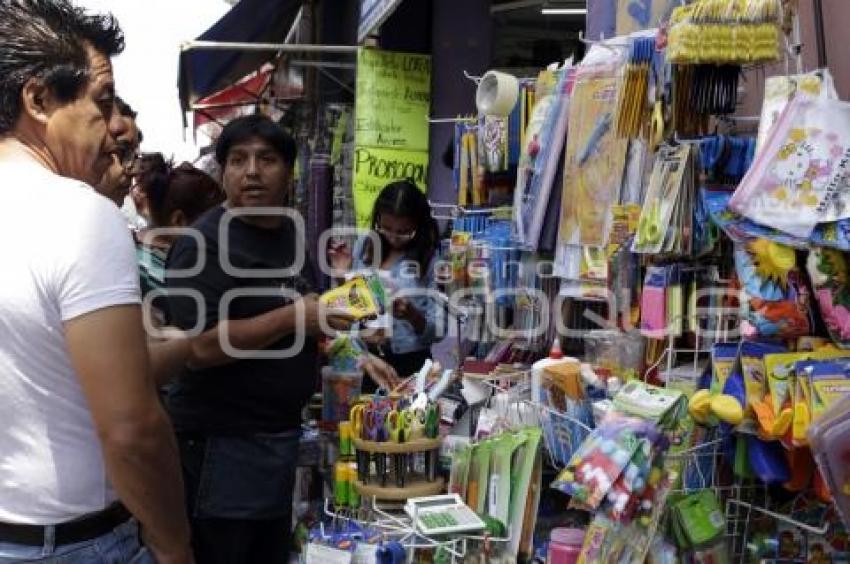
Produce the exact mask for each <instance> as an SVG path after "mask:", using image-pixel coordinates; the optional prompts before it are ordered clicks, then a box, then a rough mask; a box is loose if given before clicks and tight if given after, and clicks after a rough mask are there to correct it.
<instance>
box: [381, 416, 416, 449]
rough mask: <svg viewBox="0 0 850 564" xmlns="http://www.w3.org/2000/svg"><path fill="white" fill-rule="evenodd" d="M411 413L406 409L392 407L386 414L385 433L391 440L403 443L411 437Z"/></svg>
mask: <svg viewBox="0 0 850 564" xmlns="http://www.w3.org/2000/svg"><path fill="white" fill-rule="evenodd" d="M413 419H414V417H413V413H412V412H411V411H410V410H408V409H393V410H392V411H390V412H389V413H388V414H387V419H386V427H387V429H386V430H387V434H388V435H389V438H390V440H391V441H393V442H395V443H404V442H407V441H409V440H410V438H411V423H412V422H413Z"/></svg>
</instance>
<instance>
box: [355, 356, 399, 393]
mask: <svg viewBox="0 0 850 564" xmlns="http://www.w3.org/2000/svg"><path fill="white" fill-rule="evenodd" d="M363 370H365V371H366V374H368V375H369V377H370V378H371V379H372V381H373V382H375V384H377V385H378V387H379V388H384V389H385V390H392V389H393V388H395V387H396V386H398V384H399V378H398V373H397V372H396V371H395V368H393V367H392V366H390V365H389V364H387V362H386V361H384V360H382V359H380V358H378V357H377V356H375V355H373V354H370V355H368V356H367V357H366V358H365V359H364V361H363Z"/></svg>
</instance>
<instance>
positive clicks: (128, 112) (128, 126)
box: [95, 96, 142, 208]
mask: <svg viewBox="0 0 850 564" xmlns="http://www.w3.org/2000/svg"><path fill="white" fill-rule="evenodd" d="M115 109H116V110H117V111H118V114H119V115H120V116H121V119H122V120H123V121H124V124H125V132H124V133H123V134H122V135H121V136H119V137H118V139H117V141H118V149H117V151H116V152H115V153H113V154H112V164H111V165H110V166H109V168H108V169H107V170H106V173H105V174H104V175H103V178H101V179H100V182H99V183H98V185H97V186H96V187H95V189H96V190H97V191H98V192H99V193H100V194H101V195H103V196H105V197H107V198H109V199H110V200H112V201H113V202H114V203H115V205H116V206H118V207H119V208H120V207H121V206H123V205H124V198H126V197H127V195H128V194H129V193H130V186H131V185H132V181H133V178H132V175H131V174H130V171H131V169H132V167H133V164H134V163H135V162H136V158H137V155H138V154H139V153H138V151H139V145H140V144H141V142H142V132H141V131H140V130H139V127H138V125H137V124H136V115H137V114H136V112H134V111H133V108H131V107H130V105H129V104H127V102H125V101H124V100H122V99H121V98H120V97H118V96H116V97H115Z"/></svg>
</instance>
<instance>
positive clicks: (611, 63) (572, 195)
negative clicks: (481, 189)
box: [559, 45, 628, 247]
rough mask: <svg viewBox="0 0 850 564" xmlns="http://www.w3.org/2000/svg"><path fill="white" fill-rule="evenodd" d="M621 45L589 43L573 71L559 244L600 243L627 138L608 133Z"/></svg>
mask: <svg viewBox="0 0 850 564" xmlns="http://www.w3.org/2000/svg"><path fill="white" fill-rule="evenodd" d="M621 51H622V50H621V49H619V50H618V49H614V48H612V47H602V46H600V45H594V46H593V47H591V49H590V51H589V52H588V54H587V56H586V57H585V60H584V62H582V65H581V66H580V67H579V69H578V71H577V75H576V84H575V87H574V89H573V95H572V97H571V99H570V111H569V124H570V134H569V137H568V139H567V148H566V157H565V164H564V187H563V198H562V201H561V206H562V209H561V226H560V233H559V245H560V246H564V245H576V244H578V245H586V246H594V247H602V246H605V245H606V244H607V242H608V236H609V232H610V228H611V218H612V206H613V205H614V204H616V203H617V202H616V199H617V198H618V196H619V194H620V188H621V183H622V177H623V172H624V169H625V161H626V150H627V148H628V141H626V140H625V139H618V138H617V136H616V135H615V132H614V114H615V113H616V110H617V106H616V103H617V86H618V75H619V72H620V69H621V68H622V65H623V64H624V62H625V60H624V57H623V53H621Z"/></svg>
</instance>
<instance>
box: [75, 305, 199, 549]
mask: <svg viewBox="0 0 850 564" xmlns="http://www.w3.org/2000/svg"><path fill="white" fill-rule="evenodd" d="M65 334H66V341H67V343H68V350H69V352H70V355H71V360H72V362H73V365H74V368H75V369H76V372H77V374H78V376H79V379H80V383H81V386H82V388H83V392H84V393H85V396H86V399H87V400H88V404H89V408H90V409H91V413H92V417H93V419H94V425H95V428H96V429H97V432H98V436H99V437H100V441H101V444H102V447H103V454H104V458H105V461H106V468H107V473H108V475H109V478H110V481H111V482H112V484H113V486H114V487H115V489H116V491H117V492H118V495H119V497H120V498H121V501H122V502H123V503H124V505H126V507H127V509H129V510H130V512H132V513H133V515H135V516H136V518H137V519H138V520H139V521H140V522H141V524H142V527H143V531H144V535H145V540H146V543H147V544H148V546H149V548H150V549H151V550H152V552H153V553H154V556H155V557H156V558H157V560H158V562H160V563H163V562H169V563H170V562H175V563H177V562H180V563H184V562H191V561H192V557H191V549H190V545H189V524H188V521H187V518H186V510H185V507H184V497H183V483H182V479H181V475H180V463H179V458H178V451H177V444H176V441H175V438H174V433H173V431H172V429H171V426H170V424H169V422H168V419H167V417H166V415H165V412H164V411H163V410H162V407H161V406H160V403H159V399H158V397H157V393H156V388H155V386H154V382H153V379H152V378H151V375H150V365H149V360H148V352H147V347H146V346H145V336H144V331H143V329H142V314H141V309H140V308H139V306H137V305H126V306H113V307H107V308H103V309H99V310H96V311H93V312H91V313H88V314H85V315H81V316H79V317H76V318H74V319H71V320H70V321H66V322H65Z"/></svg>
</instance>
